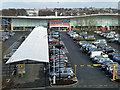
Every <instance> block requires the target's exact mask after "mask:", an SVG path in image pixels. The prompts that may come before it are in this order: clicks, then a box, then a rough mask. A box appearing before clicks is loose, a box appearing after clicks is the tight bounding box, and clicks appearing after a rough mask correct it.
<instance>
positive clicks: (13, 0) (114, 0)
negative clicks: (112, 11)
mask: <svg viewBox="0 0 120 90" xmlns="http://www.w3.org/2000/svg"><path fill="white" fill-rule="evenodd" d="M119 1H120V0H2V2H119Z"/></svg>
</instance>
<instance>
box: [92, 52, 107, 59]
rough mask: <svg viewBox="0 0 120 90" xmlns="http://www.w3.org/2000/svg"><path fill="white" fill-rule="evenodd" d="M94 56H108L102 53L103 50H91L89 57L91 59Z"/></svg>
mask: <svg viewBox="0 0 120 90" xmlns="http://www.w3.org/2000/svg"><path fill="white" fill-rule="evenodd" d="M95 56H103V57H108V55H107V54H105V53H103V51H92V52H91V54H90V59H93V58H94V57H95Z"/></svg>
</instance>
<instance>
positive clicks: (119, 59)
mask: <svg viewBox="0 0 120 90" xmlns="http://www.w3.org/2000/svg"><path fill="white" fill-rule="evenodd" d="M113 60H114V61H116V62H118V63H120V55H115V56H114V57H113Z"/></svg>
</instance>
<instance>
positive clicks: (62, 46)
mask: <svg viewBox="0 0 120 90" xmlns="http://www.w3.org/2000/svg"><path fill="white" fill-rule="evenodd" d="M55 48H59V49H62V48H64V45H63V44H59V43H58V44H56V45H55Z"/></svg>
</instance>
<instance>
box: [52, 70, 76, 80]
mask: <svg viewBox="0 0 120 90" xmlns="http://www.w3.org/2000/svg"><path fill="white" fill-rule="evenodd" d="M59 74H60V75H59ZM54 75H55V76H56V77H59V76H60V77H61V78H68V79H70V78H72V77H74V73H73V70H72V68H59V69H58V70H57V71H55V72H54V71H53V72H51V73H50V76H51V77H53V76H54Z"/></svg>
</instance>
